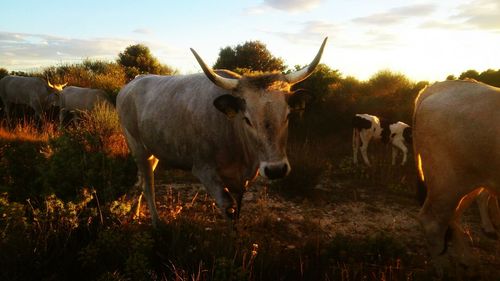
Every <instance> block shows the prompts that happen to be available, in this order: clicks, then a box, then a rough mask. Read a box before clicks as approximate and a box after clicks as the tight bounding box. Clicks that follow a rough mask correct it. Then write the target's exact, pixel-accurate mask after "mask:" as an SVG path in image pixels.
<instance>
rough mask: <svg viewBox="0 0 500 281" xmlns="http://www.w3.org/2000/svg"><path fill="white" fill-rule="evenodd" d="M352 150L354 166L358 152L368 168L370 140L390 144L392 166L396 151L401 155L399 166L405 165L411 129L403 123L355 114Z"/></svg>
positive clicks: (394, 161)
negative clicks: (399, 151) (401, 159)
mask: <svg viewBox="0 0 500 281" xmlns="http://www.w3.org/2000/svg"><path fill="white" fill-rule="evenodd" d="M352 125H353V130H352V150H353V157H354V164H357V163H358V150H360V151H361V155H362V156H363V160H364V161H365V164H366V165H368V166H370V160H368V155H367V149H368V144H369V143H370V140H371V139H375V140H381V141H382V142H383V143H385V144H388V143H390V144H392V165H394V164H396V156H397V154H398V149H399V150H401V152H402V153H403V161H402V162H401V165H404V164H405V163H406V157H407V154H408V148H407V147H406V144H409V143H411V127H410V126H409V125H408V124H405V123H403V122H390V121H387V120H385V119H382V118H379V117H377V116H374V115H370V114H356V115H355V116H354V117H353V119H352Z"/></svg>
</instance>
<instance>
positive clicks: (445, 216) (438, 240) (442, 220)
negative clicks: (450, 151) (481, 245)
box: [418, 178, 463, 277]
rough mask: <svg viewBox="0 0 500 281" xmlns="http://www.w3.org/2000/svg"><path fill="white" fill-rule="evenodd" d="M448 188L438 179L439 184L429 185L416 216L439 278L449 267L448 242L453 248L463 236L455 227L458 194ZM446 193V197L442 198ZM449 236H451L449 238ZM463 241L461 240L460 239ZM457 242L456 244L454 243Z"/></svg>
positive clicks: (443, 181) (458, 200)
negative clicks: (452, 242)
mask: <svg viewBox="0 0 500 281" xmlns="http://www.w3.org/2000/svg"><path fill="white" fill-rule="evenodd" d="M449 186H454V185H453V184H451V185H448V184H447V183H446V181H445V180H443V179H442V178H440V180H439V182H434V184H429V188H428V194H427V199H426V201H425V203H424V206H423V207H422V209H421V210H420V213H419V215H418V218H419V221H420V223H421V225H422V228H423V230H424V235H425V238H426V241H427V246H428V249H429V254H430V255H431V258H432V261H433V264H434V267H435V269H436V271H437V274H438V276H439V277H443V275H444V271H445V268H448V267H449V265H450V264H449V257H448V254H449V252H448V240H449V239H450V238H452V239H453V240H452V241H454V246H455V245H456V244H457V243H458V244H459V245H461V242H460V241H459V240H457V239H459V238H460V235H461V236H463V234H462V233H461V232H460V231H459V229H457V228H456V227H455V224H454V222H455V219H456V217H457V215H456V213H455V212H456V208H457V206H458V204H459V202H460V199H461V196H460V195H459V194H456V193H453V192H449V191H448V190H449V189H448V188H447V187H449ZM444 192H446V193H447V196H442V193H444ZM450 234H451V236H450ZM462 239H463V238H462ZM455 241H458V242H455Z"/></svg>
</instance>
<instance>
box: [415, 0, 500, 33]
mask: <svg viewBox="0 0 500 281" xmlns="http://www.w3.org/2000/svg"><path fill="white" fill-rule="evenodd" d="M499 15H500V2H498V0H472V1H470V2H468V3H467V4H461V5H458V6H456V7H455V8H454V9H451V12H450V15H449V16H447V17H445V18H443V19H433V20H429V21H426V22H424V23H422V24H421V25H420V27H421V28H430V29H447V30H473V29H480V30H489V31H500V16H499Z"/></svg>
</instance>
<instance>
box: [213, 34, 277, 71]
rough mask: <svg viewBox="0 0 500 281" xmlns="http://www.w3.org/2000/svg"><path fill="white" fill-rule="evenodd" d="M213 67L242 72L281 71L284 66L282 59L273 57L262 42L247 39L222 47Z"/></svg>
mask: <svg viewBox="0 0 500 281" xmlns="http://www.w3.org/2000/svg"><path fill="white" fill-rule="evenodd" d="M214 68H219V69H228V70H231V71H235V72H238V73H242V72H247V71H263V72H267V71H283V70H285V68H286V67H285V65H284V63H283V60H282V59H281V58H276V57H274V56H273V55H272V54H271V53H270V52H269V50H267V47H266V45H265V44H264V43H262V42H260V41H248V42H245V43H244V44H239V45H237V46H236V47H234V48H233V47H230V46H227V47H225V48H222V49H221V50H220V52H219V58H218V59H217V61H216V62H215V64H214Z"/></svg>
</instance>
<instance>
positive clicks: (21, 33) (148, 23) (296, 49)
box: [0, 0, 500, 81]
mask: <svg viewBox="0 0 500 281" xmlns="http://www.w3.org/2000/svg"><path fill="white" fill-rule="evenodd" d="M499 15H500V1H499V0H440V1H434V0H422V1H420V0H417V1H403V0H255V1H250V0H237V1H236V0H233V1H226V0H213V1H202V0H193V1H190V0H182V1H181V0H173V1H169V0H161V1H160V0H158V1H153V0H142V1H136V0H135V1H130V0H85V1H59V0H51V1H37V0H22V1H2V8H1V9H0V67H3V68H6V69H8V70H10V71H12V70H22V71H37V70H40V69H41V68H43V67H45V66H51V65H63V64H72V63H79V62H81V61H82V60H83V59H87V58H89V59H102V60H115V59H116V58H117V56H118V53H119V52H121V51H123V50H124V49H125V48H126V47H127V46H129V45H132V44H138V43H141V44H145V45H147V46H148V47H149V48H150V49H151V52H152V53H153V55H154V56H156V57H157V58H158V59H159V60H160V62H162V63H164V64H167V65H169V66H171V67H173V68H174V69H177V70H178V71H179V73H181V74H187V73H194V72H200V71H201V69H200V67H199V65H198V64H197V62H196V60H195V59H194V57H193V55H192V54H191V52H190V51H189V48H194V49H195V50H196V51H197V52H198V53H199V54H200V55H201V56H202V58H203V59H204V60H205V62H206V63H207V64H209V65H213V64H214V63H215V61H216V60H217V57H218V54H219V51H220V49H221V48H224V47H227V46H232V47H234V46H236V45H238V44H243V43H245V42H246V41H251V40H259V41H261V42H263V43H264V44H266V46H267V49H268V50H269V51H270V52H271V53H272V54H273V55H274V56H277V57H281V58H282V59H283V60H284V62H285V64H286V65H287V66H289V67H290V68H291V67H293V66H295V65H301V66H303V65H306V64H308V63H310V62H311V60H312V59H313V58H314V56H315V54H316V52H317V51H318V48H319V46H320V44H321V42H322V40H323V38H325V37H327V36H328V43H327V46H326V48H325V52H324V54H323V58H322V61H321V62H322V63H324V64H326V65H328V66H329V67H330V68H332V69H338V70H339V71H340V72H341V73H342V74H343V75H344V76H354V77H356V78H358V79H361V80H366V79H369V78H370V77H371V76H372V75H373V74H375V73H376V72H377V71H380V70H387V69H388V70H391V71H395V72H400V73H402V74H405V75H406V76H408V77H409V78H410V79H412V80H414V81H419V80H427V81H437V80H443V79H445V78H446V77H447V76H448V75H449V74H454V75H456V76H458V75H459V74H460V73H462V72H463V71H466V70H468V69H476V70H478V71H480V72H481V71H484V70H486V69H489V68H491V69H499V68H500V16H499Z"/></svg>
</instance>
